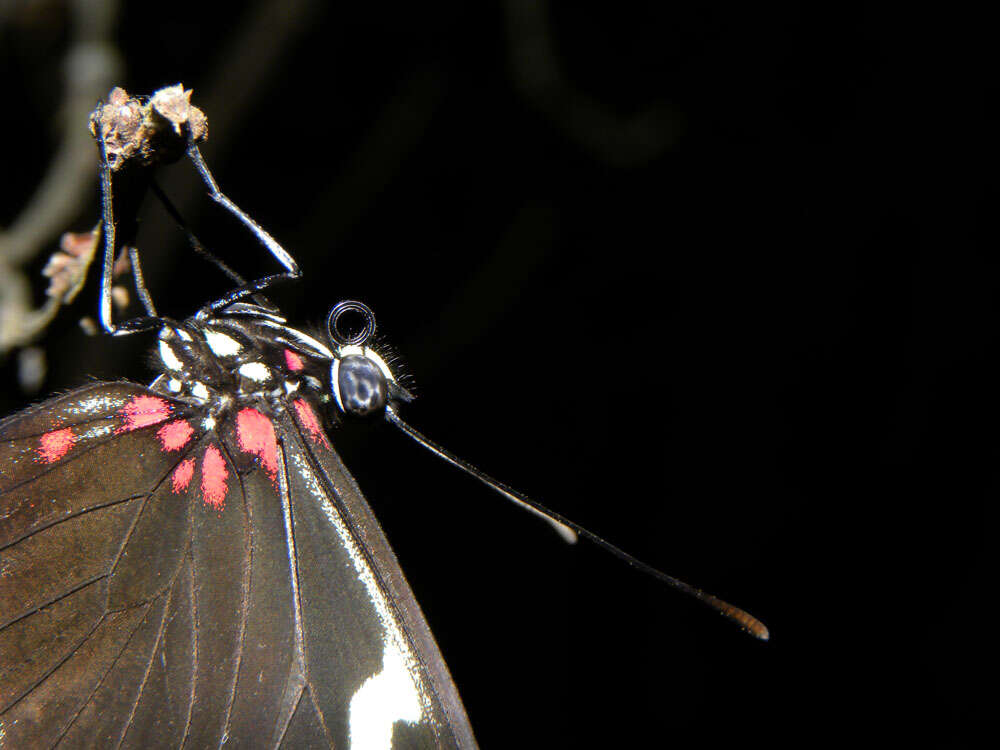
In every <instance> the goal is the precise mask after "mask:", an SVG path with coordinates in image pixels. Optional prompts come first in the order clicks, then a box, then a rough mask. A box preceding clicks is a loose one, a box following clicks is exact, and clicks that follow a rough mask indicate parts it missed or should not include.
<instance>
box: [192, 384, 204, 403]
mask: <svg viewBox="0 0 1000 750" xmlns="http://www.w3.org/2000/svg"><path fill="white" fill-rule="evenodd" d="M191 395H192V396H194V397H195V398H200V399H201V400H202V401H207V400H208V388H206V387H205V384H204V383H198V382H196V383H194V384H192V386H191Z"/></svg>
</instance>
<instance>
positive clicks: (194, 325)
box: [153, 305, 334, 417]
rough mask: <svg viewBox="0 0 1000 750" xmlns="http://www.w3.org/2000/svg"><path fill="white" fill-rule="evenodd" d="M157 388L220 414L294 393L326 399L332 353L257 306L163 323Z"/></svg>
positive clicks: (155, 383) (275, 401)
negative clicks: (205, 316)
mask: <svg viewBox="0 0 1000 750" xmlns="http://www.w3.org/2000/svg"><path fill="white" fill-rule="evenodd" d="M156 354H157V357H156V365H157V366H158V368H159V369H161V370H162V373H163V374H162V375H161V376H160V377H159V378H157V380H156V381H155V382H154V384H153V388H154V389H155V390H158V391H161V392H163V393H164V394H167V395H169V396H171V397H173V398H177V399H180V400H183V401H188V402H190V403H193V404H197V405H198V406H200V407H202V408H204V409H206V410H207V412H208V413H209V415H211V416H213V417H214V416H218V415H219V414H221V413H223V412H226V411H229V410H231V409H233V408H238V407H240V406H242V405H245V404H248V403H253V404H255V405H257V406H263V405H270V406H271V407H276V406H277V404H278V401H279V400H282V399H285V398H286V397H288V396H291V395H293V394H300V395H307V396H311V397H313V398H316V399H318V400H320V401H327V400H329V396H328V395H327V394H328V393H329V387H328V385H327V383H326V382H325V381H326V380H327V378H328V373H329V368H330V361H331V360H332V359H333V358H334V357H333V354H332V353H331V352H330V351H329V349H327V348H326V347H325V346H324V345H323V344H321V343H319V342H318V341H316V340H315V339H313V338H312V337H310V336H308V335H307V334H304V333H302V332H301V331H297V330H295V329H293V328H291V327H289V326H287V325H285V323H284V320H283V319H281V318H278V317H277V316H275V315H272V314H269V313H267V312H266V311H264V310H262V309H261V308H256V307H253V306H250V305H241V306H240V312H239V313H238V314H222V315H218V316H215V317H213V318H210V319H208V320H199V319H197V318H192V319H189V320H187V321H184V322H183V323H179V322H173V321H171V322H170V323H169V324H168V325H164V326H163V327H162V328H161V329H160V333H159V341H158V347H157V351H156Z"/></svg>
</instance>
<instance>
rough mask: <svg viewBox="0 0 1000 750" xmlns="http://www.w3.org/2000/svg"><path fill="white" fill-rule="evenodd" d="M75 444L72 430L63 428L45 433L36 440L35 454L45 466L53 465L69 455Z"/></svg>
mask: <svg viewBox="0 0 1000 750" xmlns="http://www.w3.org/2000/svg"><path fill="white" fill-rule="evenodd" d="M75 442H76V435H74V434H73V429H72V428H70V427H64V428H63V429H61V430H53V431H52V432H46V433H45V434H44V435H42V436H41V437H40V438H39V439H38V447H37V448H36V449H35V452H36V453H38V457H39V458H40V459H42V461H44V462H45V463H47V464H54V463H55V462H56V461H58V460H59V459H60V458H62V457H63V456H65V455H66V454H67V453H69V449H70V448H72V447H73V443H75Z"/></svg>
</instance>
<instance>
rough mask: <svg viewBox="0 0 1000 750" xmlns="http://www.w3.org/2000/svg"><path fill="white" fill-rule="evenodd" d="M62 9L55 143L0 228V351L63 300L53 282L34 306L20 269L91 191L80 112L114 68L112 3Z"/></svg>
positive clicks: (4, 16)
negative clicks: (36, 180)
mask: <svg viewBox="0 0 1000 750" xmlns="http://www.w3.org/2000/svg"><path fill="white" fill-rule="evenodd" d="M68 8H69V13H70V20H69V24H70V41H69V43H68V45H67V47H66V54H65V58H64V60H63V65H62V69H63V75H64V79H63V99H62V102H61V104H60V106H59V108H58V112H57V115H56V117H57V121H58V126H57V128H56V130H57V132H58V133H59V134H60V136H61V142H60V143H59V145H58V146H57V147H56V148H55V150H54V156H53V157H52V160H51V162H50V164H49V168H48V170H47V172H46V174H45V176H44V177H43V178H42V181H41V182H40V184H39V185H38V187H37V188H36V189H35V192H34V194H33V195H32V196H31V198H30V199H29V200H28V202H27V203H26V204H25V206H24V209H23V210H22V211H21V212H20V214H19V215H18V216H17V217H16V218H15V219H14V221H13V222H12V223H11V224H10V226H8V227H3V228H0V355H2V354H5V353H7V352H8V351H10V350H11V349H12V348H15V347H20V346H24V345H26V344H28V343H30V342H31V341H32V340H34V339H35V338H36V337H37V336H38V335H39V334H40V333H41V332H42V331H43V330H44V329H45V327H46V326H47V325H48V324H49V323H50V322H51V320H52V319H53V317H55V314H56V312H57V311H58V310H59V307H60V306H61V305H62V303H63V301H64V297H63V296H62V295H60V294H56V293H53V289H54V288H57V287H50V292H49V296H48V298H47V299H46V301H45V303H44V304H43V305H42V306H41V307H40V308H38V309H35V308H34V303H33V297H32V291H31V284H30V283H29V281H28V279H27V277H26V276H25V273H24V271H23V269H22V266H23V265H24V264H26V263H28V262H29V261H31V260H32V259H33V258H35V257H37V256H38V255H40V254H42V253H43V252H45V251H46V249H47V248H49V247H50V246H51V245H53V244H54V241H55V239H56V238H57V237H59V236H60V235H61V234H62V233H63V232H64V231H65V230H66V229H67V228H68V226H69V224H70V222H71V221H73V219H74V218H75V216H76V214H77V213H78V212H79V210H80V208H81V206H82V205H83V203H84V201H85V200H87V199H88V198H89V197H90V196H91V193H92V190H93V186H94V184H95V182H96V177H97V169H96V160H95V158H94V155H95V150H94V144H93V141H92V140H91V137H90V133H88V132H87V119H88V114H89V113H90V111H91V110H92V109H93V108H94V103H95V102H97V101H98V100H99V99H100V98H101V97H103V96H104V95H106V94H107V92H108V90H109V89H110V88H111V85H112V82H113V81H114V79H115V78H117V77H118V75H120V71H121V63H120V61H119V57H118V53H117V51H116V50H115V47H114V45H113V43H112V41H111V40H112V38H113V33H114V30H115V25H116V21H117V17H118V10H119V6H118V3H117V2H116V0H100V1H96V0H73V2H71V3H70V4H69V6H68ZM14 11H15V8H14V5H13V4H10V3H8V4H5V5H3V6H0V25H2V24H13V23H16V18H15V15H16V13H15V12H14ZM8 106H9V103H8ZM6 114H7V116H8V117H12V116H14V117H16V114H17V113H16V111H15V112H11V111H10V110H8V111H7V113H6ZM84 272H85V269H84Z"/></svg>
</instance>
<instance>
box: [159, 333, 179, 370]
mask: <svg viewBox="0 0 1000 750" xmlns="http://www.w3.org/2000/svg"><path fill="white" fill-rule="evenodd" d="M160 361H161V362H163V364H164V365H165V366H166V368H167V369H168V370H181V369H183V367H184V365H183V363H182V362H181V361H180V359H179V358H178V357H177V355H176V354H174V350H173V349H171V348H170V344H168V343H167V342H166V341H163V340H162V339H161V340H160Z"/></svg>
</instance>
